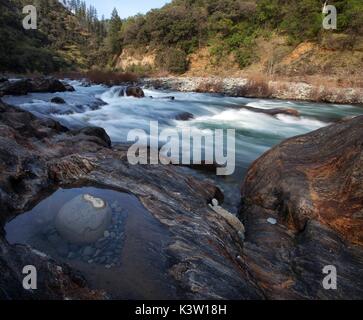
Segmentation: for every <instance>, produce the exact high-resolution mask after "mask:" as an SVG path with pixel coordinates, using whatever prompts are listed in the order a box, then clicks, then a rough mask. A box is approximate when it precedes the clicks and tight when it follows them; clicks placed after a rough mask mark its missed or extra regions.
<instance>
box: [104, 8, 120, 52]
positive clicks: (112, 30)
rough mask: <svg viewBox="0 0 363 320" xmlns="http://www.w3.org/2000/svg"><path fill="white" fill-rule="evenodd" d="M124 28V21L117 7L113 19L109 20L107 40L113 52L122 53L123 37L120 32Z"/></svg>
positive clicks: (112, 15) (113, 12)
mask: <svg viewBox="0 0 363 320" xmlns="http://www.w3.org/2000/svg"><path fill="white" fill-rule="evenodd" d="M121 28H122V21H121V18H120V17H119V15H118V13H117V10H116V8H115V9H113V11H112V14H111V19H110V21H109V28H108V35H107V41H108V46H109V50H110V52H111V53H112V54H117V53H120V51H121V38H120V32H121Z"/></svg>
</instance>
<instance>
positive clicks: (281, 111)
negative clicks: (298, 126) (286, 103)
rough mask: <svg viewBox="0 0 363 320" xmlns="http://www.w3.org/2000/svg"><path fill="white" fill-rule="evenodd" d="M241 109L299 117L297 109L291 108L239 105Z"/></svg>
mask: <svg viewBox="0 0 363 320" xmlns="http://www.w3.org/2000/svg"><path fill="white" fill-rule="evenodd" d="M240 108H241V109H246V110H248V111H252V112H256V113H264V114H267V115H269V116H276V115H278V114H286V115H289V116H294V117H299V116H300V113H299V111H297V110H295V109H292V108H274V109H261V108H255V107H249V106H240Z"/></svg>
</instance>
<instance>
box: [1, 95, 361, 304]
mask: <svg viewBox="0 0 363 320" xmlns="http://www.w3.org/2000/svg"><path fill="white" fill-rule="evenodd" d="M362 141H363V117H357V118H355V119H352V120H349V121H345V122H341V123H338V124H336V125H333V126H330V127H328V128H325V129H321V130H319V131H316V132H314V133H312V134H310V135H306V136H302V137H297V138H293V139H290V140H288V141H286V142H285V143H283V144H282V145H280V146H277V147H276V148H274V149H272V150H271V151H270V152H268V153H266V154H265V155H264V156H263V157H262V158H261V159H259V160H258V161H257V162H255V163H254V164H253V165H252V167H251V169H250V170H249V172H248V174H247V178H246V182H245V186H244V189H243V192H242V200H243V207H242V209H241V216H242V219H243V221H244V222H245V227H244V226H243V224H242V223H241V222H240V221H239V220H238V219H237V218H236V217H235V216H233V215H231V214H229V213H228V212H227V211H225V210H223V209H222V208H221V207H218V206H217V205H216V200H213V199H217V200H219V202H220V203H221V202H222V201H223V194H222V193H221V191H220V190H219V189H218V188H217V187H216V186H215V185H214V184H213V183H212V182H210V181H209V180H205V181H199V180H196V179H195V178H193V177H191V176H188V175H186V174H185V173H183V172H184V171H183V170H182V169H181V168H178V167H174V166H162V165H160V166H149V165H140V166H132V165H129V163H128V162H127V158H126V148H124V147H115V148H112V146H111V142H110V139H109V137H108V136H107V134H106V133H105V131H104V130H103V129H100V128H84V129H82V130H77V131H71V130H68V129H67V128H65V127H63V126H61V125H60V124H59V123H58V122H56V121H54V120H49V119H48V120H47V119H38V118H36V117H35V116H33V115H32V114H31V113H29V112H26V111H23V110H20V109H18V108H16V107H13V106H9V105H6V104H4V103H2V102H0V169H1V170H0V212H1V214H0V230H1V231H0V272H1V274H2V276H1V277H0V288H1V290H0V299H103V298H107V297H108V296H107V293H105V292H99V291H95V290H92V288H89V286H87V283H86V282H85V280H84V278H83V276H82V275H81V274H80V273H79V272H77V271H75V270H72V269H71V268H70V267H68V266H67V265H64V264H60V263H59V262H57V261H54V260H53V259H52V258H50V257H48V256H46V255H44V254H42V253H39V252H37V251H35V250H34V249H32V248H30V247H28V246H24V245H15V246H14V245H9V244H8V243H7V242H6V240H5V235H4V229H3V226H4V224H5V222H6V221H7V220H8V219H9V218H10V217H12V216H14V215H17V214H20V213H22V212H24V211H26V210H28V209H29V208H31V207H32V206H33V205H34V204H36V203H37V202H38V201H39V200H41V198H40V197H41V196H40V195H41V194H44V191H47V192H48V194H49V193H50V192H52V190H55V189H56V188H57V187H59V186H62V187H67V186H73V185H75V184H76V185H77V186H79V185H88V186H89V185H96V186H100V185H101V186H104V187H107V188H110V189H114V190H120V191H126V192H130V193H132V194H134V195H136V196H137V197H138V198H139V200H140V201H141V202H142V204H143V205H144V206H145V208H146V209H147V210H148V211H149V212H150V213H151V214H152V215H153V216H154V217H155V218H156V219H157V220H159V221H160V222H161V223H162V224H163V225H164V226H165V227H166V228H168V230H169V231H170V239H171V241H170V243H169V245H168V247H167V249H166V250H165V252H161V253H160V254H161V255H163V256H166V257H168V260H169V265H170V268H169V269H168V270H165V272H167V273H168V274H169V275H170V276H171V278H172V279H173V280H172V281H173V282H174V283H173V284H172V285H175V286H176V287H177V288H179V292H180V298H187V299H279V298H294V299H316V298H333V299H334V298H356V299H358V298H362V297H363V285H362V281H363V280H362V279H363V275H362V270H363V261H362V260H363V251H362V247H361V245H362V242H361V239H362V238H361V232H362V225H361V222H362V204H363V201H362V200H363V188H362V184H361V183H360V182H361V181H362V175H363V172H362V170H363V165H362V161H363V151H362V150H363V144H362ZM299 155H301V157H299ZM236 196H239V195H236ZM211 203H213V206H210V204H211ZM268 219H269V221H270V222H271V221H273V220H271V219H275V220H276V222H277V223H276V224H271V223H270V222H268V221H267V220H268ZM29 262H30V264H33V265H35V266H36V267H37V269H39V270H42V271H43V272H41V273H40V274H41V276H40V277H39V281H38V282H39V283H38V288H39V289H38V290H35V291H33V292H29V291H25V290H23V289H22V287H21V280H22V278H23V275H22V274H21V270H22V267H23V266H24V264H25V263H26V264H28V263H29ZM325 265H335V266H336V267H337V270H338V290H324V289H323V287H322V285H321V281H322V279H323V277H324V275H323V274H322V268H323V267H324V266H325Z"/></svg>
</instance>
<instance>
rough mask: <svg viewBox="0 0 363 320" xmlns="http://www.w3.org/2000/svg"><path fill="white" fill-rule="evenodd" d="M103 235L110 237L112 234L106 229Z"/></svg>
mask: <svg viewBox="0 0 363 320" xmlns="http://www.w3.org/2000/svg"><path fill="white" fill-rule="evenodd" d="M103 236H104V237H105V238H108V237H109V236H110V232H109V231H107V230H106V231H105V232H104V233H103Z"/></svg>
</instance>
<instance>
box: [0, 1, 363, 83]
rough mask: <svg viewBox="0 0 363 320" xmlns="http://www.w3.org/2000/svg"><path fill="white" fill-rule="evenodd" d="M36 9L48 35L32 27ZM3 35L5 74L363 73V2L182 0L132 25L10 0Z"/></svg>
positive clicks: (71, 7)
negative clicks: (328, 16) (327, 25)
mask: <svg viewBox="0 0 363 320" xmlns="http://www.w3.org/2000/svg"><path fill="white" fill-rule="evenodd" d="M325 2H326V3H327V4H332V5H335V6H336V8H337V10H338V28H337V30H324V29H323V27H322V20H323V15H322V8H323V5H324V3H325ZM31 3H32V4H34V5H35V6H36V8H37V10H38V29H37V30H24V29H23V28H22V19H23V18H24V16H25V15H24V14H22V12H21V8H22V7H23V5H25V4H31ZM0 28H1V33H0V71H14V72H34V71H39V72H43V73H49V72H54V71H59V70H61V71H64V70H75V69H76V70H89V69H105V68H113V69H115V70H116V69H118V70H122V71H137V72H143V73H144V72H160V71H162V72H168V73H173V74H180V73H185V72H188V73H189V74H192V75H193V74H195V75H200V74H203V75H209V74H223V73H226V74H228V75H229V74H232V73H238V72H242V71H243V72H259V73H264V74H269V75H287V76H294V75H296V76H302V75H315V74H327V75H334V76H337V75H338V76H341V77H343V76H347V75H349V76H353V75H354V74H356V75H357V74H358V73H359V72H360V70H362V68H363V1H362V0H328V1H325V0H289V1H287V0H173V1H171V2H170V3H169V4H167V5H165V6H164V7H162V8H160V9H154V10H151V11H150V12H149V13H147V14H146V15H136V16H134V17H130V18H128V19H126V20H121V19H120V17H119V16H118V14H117V11H116V10H114V11H113V13H112V16H111V17H110V19H108V20H105V19H104V18H103V17H99V16H98V15H97V11H96V9H95V8H94V7H92V6H89V7H87V6H86V3H85V2H84V1H81V0H62V1H58V0H32V1H30V2H29V0H0Z"/></svg>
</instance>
